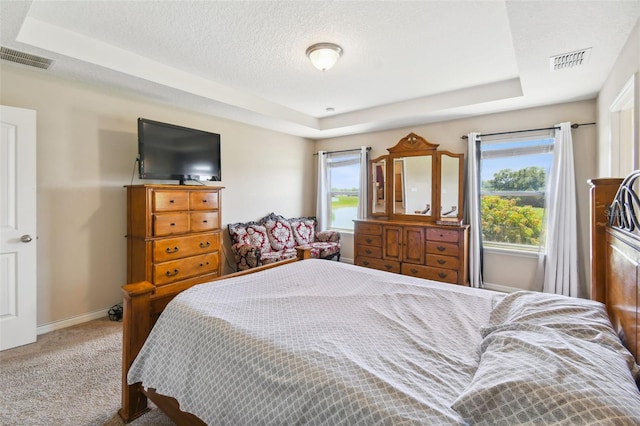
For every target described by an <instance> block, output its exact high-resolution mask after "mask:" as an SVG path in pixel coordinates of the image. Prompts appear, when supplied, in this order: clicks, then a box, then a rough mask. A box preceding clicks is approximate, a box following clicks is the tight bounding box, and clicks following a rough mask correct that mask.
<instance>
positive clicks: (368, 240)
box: [365, 238, 373, 244]
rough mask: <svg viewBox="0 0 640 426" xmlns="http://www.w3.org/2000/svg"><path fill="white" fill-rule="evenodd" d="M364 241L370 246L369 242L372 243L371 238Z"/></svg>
mask: <svg viewBox="0 0 640 426" xmlns="http://www.w3.org/2000/svg"><path fill="white" fill-rule="evenodd" d="M365 241H366V242H368V243H369V244H371V242H372V241H373V240H372V239H371V238H367V239H366V240H365Z"/></svg>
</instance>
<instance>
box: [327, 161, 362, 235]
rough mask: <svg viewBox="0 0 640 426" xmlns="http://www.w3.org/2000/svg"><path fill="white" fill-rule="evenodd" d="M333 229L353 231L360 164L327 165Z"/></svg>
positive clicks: (356, 211)
mask: <svg viewBox="0 0 640 426" xmlns="http://www.w3.org/2000/svg"><path fill="white" fill-rule="evenodd" d="M328 175H329V176H328V177H329V188H331V189H330V194H329V196H330V197H331V203H330V204H331V219H330V222H329V227H330V228H333V229H346V230H353V220H354V219H357V215H358V197H359V195H360V163H359V160H358V159H356V161H355V162H354V161H348V160H343V161H330V162H329V164H328Z"/></svg>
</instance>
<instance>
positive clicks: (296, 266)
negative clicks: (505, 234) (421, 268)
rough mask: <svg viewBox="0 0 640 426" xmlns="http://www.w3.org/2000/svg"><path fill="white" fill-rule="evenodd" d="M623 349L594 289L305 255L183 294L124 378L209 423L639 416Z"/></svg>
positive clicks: (621, 420) (626, 419)
mask: <svg viewBox="0 0 640 426" xmlns="http://www.w3.org/2000/svg"><path fill="white" fill-rule="evenodd" d="M573 319H575V321H576V325H575V326H574V325H572V324H573V322H572V321H573ZM548 342H551V343H550V345H549V347H546V346H545V345H546V344H547V343H548ZM594 342H595V343H594ZM512 348H514V349H513V350H512ZM514 350H515V352H514ZM519 351H525V353H524V354H522V353H520V352H519ZM629 355H630V354H628V352H626V349H625V348H624V347H623V346H622V344H621V343H620V342H619V341H618V340H617V337H616V336H615V335H614V334H613V332H612V329H611V326H610V323H609V322H608V317H607V316H606V313H605V311H604V308H603V306H602V305H600V304H598V303H597V302H592V301H583V300H579V299H570V298H564V297H556V296H548V295H541V294H534V293H528V292H523V293H522V294H515V295H508V296H505V295H504V294H502V293H497V292H491V291H487V290H481V289H472V288H467V287H461V286H456V285H451V284H444V283H438V282H434V281H427V280H423V279H419V278H413V277H407V276H403V275H398V274H393V273H388V272H383V271H377V270H373V269H367V268H362V267H358V266H354V265H348V264H344V263H339V262H332V261H325V260H318V259H310V260H304V261H300V262H295V263H291V264H287V265H283V266H280V267H277V268H273V269H269V270H267V271H264V272H261V273H256V274H249V275H245V276H239V277H235V278H230V279H225V280H221V281H215V282H212V283H207V284H202V285H198V286H195V287H192V288H191V289H189V290H186V291H184V292H182V293H181V294H179V295H178V296H177V297H176V298H175V299H174V300H173V301H172V302H171V303H170V304H169V305H168V306H167V308H166V309H165V311H164V312H163V313H162V315H161V316H160V318H159V320H158V322H157V323H156V325H155V326H154V328H153V330H152V332H151V334H150V336H149V337H148V339H147V341H146V343H145V345H144V347H143V348H142V350H141V352H140V354H139V355H138V357H137V358H136V360H135V361H134V363H133V365H132V367H131V369H130V370H129V374H128V382H129V383H130V384H132V383H137V382H142V384H143V386H145V387H147V388H154V389H156V391H157V392H158V393H160V394H163V395H168V396H172V397H174V398H176V399H177V400H178V401H179V403H180V408H181V409H182V410H184V411H188V412H190V413H193V414H195V415H196V416H198V417H199V418H200V419H202V420H203V421H205V422H206V423H207V424H212V425H214V424H215V425H293V424H308V425H321V424H322V425H376V424H378V425H424V424H439V425H442V424H469V423H473V424H517V423H527V422H534V423H535V422H538V423H543V424H547V423H560V424H562V423H568V424H571V423H573V422H574V421H579V422H580V423H582V424H588V423H590V422H591V423H594V424H597V423H598V422H600V421H602V419H603V418H604V419H608V420H612V419H615V420H616V424H634V423H636V422H638V421H640V394H638V391H637V388H636V387H635V382H634V381H633V380H634V377H633V375H632V371H633V372H636V373H637V370H634V369H635V368H636V367H637V366H635V363H634V362H633V359H632V358H631V359H630V358H629ZM523 359H524V360H526V363H525V362H522V361H521V360H523ZM591 361H593V362H591ZM592 364H593V365H592ZM549 366H553V368H552V369H551V370H550V369H549ZM575 366H578V368H574V367H575ZM583 366H586V367H584V368H583ZM603 366H605V367H603ZM607 366H612V367H611V368H612V369H613V370H612V371H610V370H603V371H600V370H601V369H602V368H609V367H607ZM591 367H593V370H590V368H591ZM480 373H481V374H480ZM593 377H598V379H597V380H598V381H597V383H595V384H594V385H593V389H591V388H589V387H588V386H586V385H585V383H591V382H593V381H594V380H593ZM558 383H560V384H561V385H562V386H560V387H558V386H557V385H558ZM548 389H552V391H551V392H549V391H548ZM585 389H586V390H587V391H586V392H583V391H584V390H585ZM531 395H536V396H535V398H534V399H535V401H531V399H530V398H531ZM602 395H605V396H606V397H605V398H603V397H602ZM558 401H560V402H558ZM603 407H604V408H603ZM576 419H577V420H576ZM483 422H484V423H483Z"/></svg>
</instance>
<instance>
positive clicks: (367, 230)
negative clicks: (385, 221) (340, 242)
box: [356, 223, 382, 235]
mask: <svg viewBox="0 0 640 426" xmlns="http://www.w3.org/2000/svg"><path fill="white" fill-rule="evenodd" d="M356 233H360V234H369V235H382V225H378V224H375V223H356Z"/></svg>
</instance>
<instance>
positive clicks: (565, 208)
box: [543, 122, 578, 297]
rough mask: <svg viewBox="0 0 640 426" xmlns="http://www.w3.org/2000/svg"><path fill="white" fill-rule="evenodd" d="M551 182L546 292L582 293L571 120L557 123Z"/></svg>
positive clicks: (573, 294)
mask: <svg viewBox="0 0 640 426" xmlns="http://www.w3.org/2000/svg"><path fill="white" fill-rule="evenodd" d="M556 126H557V127H560V129H558V130H556V131H555V142H554V148H553V151H554V155H553V168H552V170H551V178H550V182H549V191H548V192H549V196H548V198H547V200H548V204H547V205H548V206H549V207H548V219H547V232H546V238H545V241H546V259H545V262H544V263H545V266H544V286H543V289H544V292H546V293H556V294H563V295H565V296H573V297H578V231H577V223H576V222H577V211H576V178H575V171H574V164H573V141H572V138H571V123H568V122H566V123H561V124H558V125H556Z"/></svg>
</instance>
